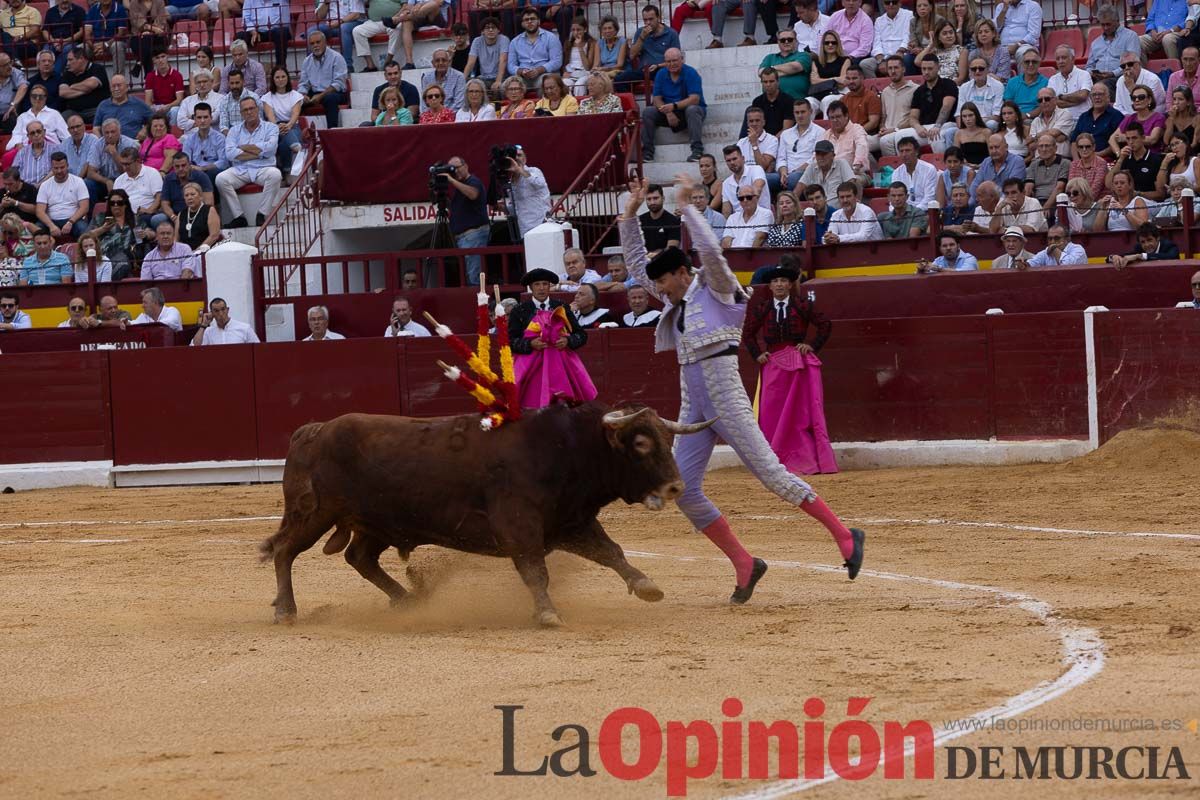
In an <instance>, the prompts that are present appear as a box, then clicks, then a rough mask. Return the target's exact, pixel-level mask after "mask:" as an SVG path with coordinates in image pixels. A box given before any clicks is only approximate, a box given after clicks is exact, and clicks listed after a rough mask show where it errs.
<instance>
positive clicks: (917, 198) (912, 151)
mask: <svg viewBox="0 0 1200 800" xmlns="http://www.w3.org/2000/svg"><path fill="white" fill-rule="evenodd" d="M899 150H900V158H901V164H900V166H898V167H896V169H895V170H894V171H893V172H892V180H893V181H898V182H899V183H902V184H904V186H905V187H906V188H907V189H908V202H909V203H911V204H912V205H913V206H915V207H916V208H917V209H918V210H919V211H925V210H926V209H928V208H929V205H930V203H934V202H936V201H937V184H938V171H937V167H935V166H934V165H933V164H930V163H929V162H928V161H922V160H921V156H920V152H921V151H920V148H919V147H918V146H917V140H916V139H914V138H912V137H911V136H906V137H904V138H903V139H901V140H900V146H899Z"/></svg>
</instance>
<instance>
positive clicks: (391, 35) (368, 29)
mask: <svg viewBox="0 0 1200 800" xmlns="http://www.w3.org/2000/svg"><path fill="white" fill-rule="evenodd" d="M405 6H406V0H374V2H372V3H370V4H369V5H368V7H367V21H366V22H364V23H363V24H361V25H359V26H358V27H356V28H355V29H354V30H353V31H352V32H351V37H352V38H353V39H354V56H359V57H361V58H362V60H363V72H375V71H376V70H377V69H378V67H376V66H375V59H374V58H373V57H372V56H371V37H372V36H378V35H380V34H383V33H386V34H387V37H388V42H387V51H386V53H385V54H384V59H383V60H384V63H386V62H388V61H391V60H392V57H393V55H394V54H395V53H396V40H397V39H398V38H399V37H400V34H401V33H402V27H403V26H402V25H401V23H400V15H401V12H403V10H404V9H405ZM342 53H343V54H345V53H346V51H345V50H344V49H343V51H342ZM354 56H349V57H347V58H346V59H344V60H345V61H346V63H347V64H350V63H351V62H352V61H353V60H354ZM279 63H281V64H282V63H283V62H282V61H280V62H279ZM396 63H397V64H399V63H400V62H396ZM347 69H349V68H347ZM404 69H416V65H414V64H413V63H412V62H411V61H410V62H408V63H407V64H405V65H404ZM414 114H415V112H414ZM338 338H341V337H338Z"/></svg>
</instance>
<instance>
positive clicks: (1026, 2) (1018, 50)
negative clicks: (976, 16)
mask: <svg viewBox="0 0 1200 800" xmlns="http://www.w3.org/2000/svg"><path fill="white" fill-rule="evenodd" d="M992 19H993V20H994V21H995V23H996V27H997V28H999V29H1000V44H1002V45H1004V46H1005V47H1007V48H1008V52H1009V54H1010V55H1012V56H1013V58H1018V59H1019V58H1022V56H1024V54H1025V53H1027V52H1031V51H1032V52H1033V53H1034V54H1037V53H1039V52H1041V38H1042V7H1041V5H1039V4H1038V3H1037V2H1035V0H1003V2H1002V3H1001V4H1000V6H999V8H997V9H996V10H995V14H994V15H993V17H992Z"/></svg>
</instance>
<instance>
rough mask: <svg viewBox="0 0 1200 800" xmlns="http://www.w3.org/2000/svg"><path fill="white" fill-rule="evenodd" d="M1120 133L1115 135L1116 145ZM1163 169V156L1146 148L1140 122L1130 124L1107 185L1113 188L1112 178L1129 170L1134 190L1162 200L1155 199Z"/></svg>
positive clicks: (1109, 173) (1109, 174)
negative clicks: (1159, 176)
mask: <svg viewBox="0 0 1200 800" xmlns="http://www.w3.org/2000/svg"><path fill="white" fill-rule="evenodd" d="M1120 133H1121V132H1120V131H1118V133H1117V134H1114V143H1115V141H1116V138H1115V137H1116V136H1118V135H1120ZM1161 167H1162V154H1161V153H1153V152H1151V151H1150V149H1149V148H1148V147H1146V139H1145V137H1144V136H1143V135H1142V126H1141V124H1140V123H1138V122H1133V123H1130V124H1129V126H1128V127H1126V128H1125V131H1124V145H1123V146H1122V147H1121V148H1120V149H1119V151H1118V152H1117V161H1116V163H1115V164H1113V165H1112V168H1111V169H1110V170H1109V171H1108V179H1107V180H1106V183H1107V184H1108V186H1109V188H1110V189H1111V188H1112V177H1113V175H1115V174H1116V173H1117V172H1120V171H1121V170H1127V171H1128V172H1129V174H1130V175H1131V176H1133V189H1134V191H1136V192H1140V193H1142V194H1145V195H1147V196H1151V199H1153V200H1161V199H1162V198H1160V197H1153V196H1152V195H1154V194H1155V193H1156V192H1157V190H1158V184H1157V180H1156V178H1157V177H1158V170H1159V169H1160V168H1161Z"/></svg>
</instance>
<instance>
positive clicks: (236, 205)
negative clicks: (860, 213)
mask: <svg viewBox="0 0 1200 800" xmlns="http://www.w3.org/2000/svg"><path fill="white" fill-rule="evenodd" d="M364 27H365V26H364ZM309 38H312V37H309ZM342 66H343V68H344V67H345V64H343V65H342ZM241 111H242V124H241V125H234V126H233V129H232V130H230V131H229V136H228V137H227V138H226V140H225V158H227V159H228V160H229V162H230V164H231V166H230V167H229V169H227V170H225V171H223V172H222V173H221V174H219V175H218V176H217V180H216V185H217V191H218V192H220V194H221V205H222V207H224V208H225V209H226V210H227V211H228V212H229V213H231V214H233V219H232V220H230V222H229V227H230V228H244V227H246V225H248V224H249V223H247V221H246V217H245V215H244V213H243V211H242V203H241V201H240V200H239V199H238V196H237V190H238V189H240V188H242V187H243V186H245V185H246V184H248V183H257V184H258V185H260V186H262V187H263V204H262V206H261V208H264V209H270V208H274V206H275V195H276V193H277V192H278V191H279V183H280V181H281V180H282V176H281V175H280V174H279V170H278V169H276V167H275V150H276V148H277V147H278V145H279V129H278V128H276V127H275V126H274V125H267V124H266V123H264V122H263V121H262V117H261V116H260V115H259V113H258V104H257V103H255V102H254V101H253V100H251V99H250V98H249V97H247V98H245V99H244V100H242V108H241ZM263 222H264V217H263V213H262V211H259V212H258V216H257V217H256V218H255V223H254V224H255V226H258V227H261V226H262V224H263Z"/></svg>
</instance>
